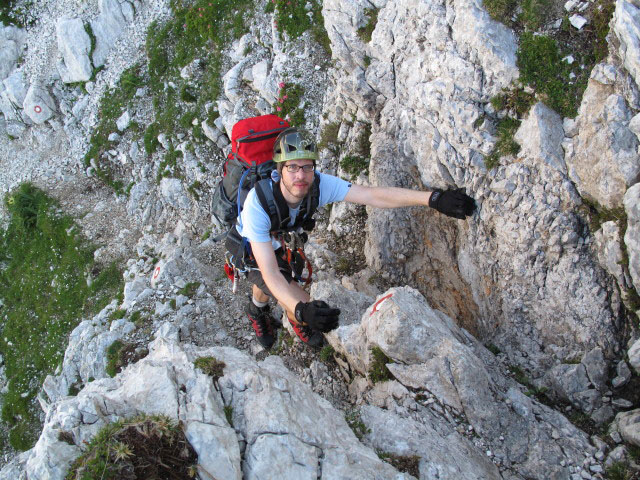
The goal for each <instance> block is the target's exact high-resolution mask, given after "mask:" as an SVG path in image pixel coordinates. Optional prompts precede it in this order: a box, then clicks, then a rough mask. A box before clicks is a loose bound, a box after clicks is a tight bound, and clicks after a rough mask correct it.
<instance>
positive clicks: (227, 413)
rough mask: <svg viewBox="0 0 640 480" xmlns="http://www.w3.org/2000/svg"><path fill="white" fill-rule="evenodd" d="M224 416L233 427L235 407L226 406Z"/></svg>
mask: <svg viewBox="0 0 640 480" xmlns="http://www.w3.org/2000/svg"><path fill="white" fill-rule="evenodd" d="M224 416H225V418H226V419H227V422H228V423H229V425H230V426H232V427H233V407H232V406H231V405H225V406H224Z"/></svg>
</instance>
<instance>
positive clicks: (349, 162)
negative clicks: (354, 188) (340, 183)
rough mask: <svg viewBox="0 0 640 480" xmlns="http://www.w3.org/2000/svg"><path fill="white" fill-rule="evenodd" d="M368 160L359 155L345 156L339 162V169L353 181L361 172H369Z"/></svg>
mask: <svg viewBox="0 0 640 480" xmlns="http://www.w3.org/2000/svg"><path fill="white" fill-rule="evenodd" d="M369 161H370V160H369V159H368V158H365V157H363V156H360V155H347V156H345V157H344V158H343V159H342V160H340V167H341V168H342V169H343V170H344V171H345V172H346V173H347V174H348V175H349V176H350V177H351V180H355V179H356V178H357V177H358V175H360V174H361V173H362V172H368V171H369Z"/></svg>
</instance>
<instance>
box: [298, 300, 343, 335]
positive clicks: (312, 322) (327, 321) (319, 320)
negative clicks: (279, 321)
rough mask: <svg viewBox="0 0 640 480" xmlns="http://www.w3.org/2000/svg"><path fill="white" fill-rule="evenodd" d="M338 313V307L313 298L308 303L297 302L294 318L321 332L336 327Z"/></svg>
mask: <svg viewBox="0 0 640 480" xmlns="http://www.w3.org/2000/svg"><path fill="white" fill-rule="evenodd" d="M339 315H340V309H339V308H331V307H330V306H329V305H327V303H326V302H323V301H322V300H313V301H312V302H308V303H305V302H298V304H297V305H296V320H297V321H298V322H299V323H306V324H307V325H308V326H309V327H310V328H312V329H313V330H320V331H321V332H323V333H327V332H330V331H331V330H333V329H334V328H338V321H339V318H338V317H339Z"/></svg>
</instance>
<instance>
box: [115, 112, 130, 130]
mask: <svg viewBox="0 0 640 480" xmlns="http://www.w3.org/2000/svg"><path fill="white" fill-rule="evenodd" d="M130 124H131V115H130V114H129V112H128V111H126V112H124V113H123V114H122V115H120V117H119V118H118V119H117V120H116V127H118V130H120V131H121V132H124V131H125V130H126V129H127V128H128V127H129V125H130Z"/></svg>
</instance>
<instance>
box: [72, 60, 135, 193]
mask: <svg viewBox="0 0 640 480" xmlns="http://www.w3.org/2000/svg"><path fill="white" fill-rule="evenodd" d="M140 70H141V67H140V66H139V65H138V66H134V67H131V68H129V69H128V70H126V71H125V72H123V74H122V76H121V77H120V80H119V81H118V83H117V84H116V86H115V87H114V88H109V89H108V90H107V91H105V93H104V95H103V96H102V99H101V100H100V107H99V113H98V126H97V127H96V129H95V130H94V132H93V134H92V135H91V139H90V140H89V150H88V151H87V153H86V154H85V156H84V164H85V166H86V167H89V166H90V165H91V163H92V160H93V163H94V165H95V166H96V172H95V173H96V176H97V177H98V178H99V179H100V180H102V181H103V182H104V183H105V184H107V185H109V186H110V187H111V188H113V190H115V191H116V192H117V193H123V183H122V182H121V181H119V180H116V179H115V177H114V172H113V171H112V167H111V166H110V163H106V162H103V160H104V156H105V154H106V151H107V150H109V149H110V148H112V147H113V146H114V142H112V141H110V140H109V135H110V134H111V133H114V132H116V131H117V127H116V120H117V119H118V118H119V117H120V116H121V115H122V114H123V113H124V111H125V110H126V109H127V108H128V107H129V106H130V105H131V102H132V100H133V98H134V95H135V93H136V90H137V89H138V88H139V87H141V86H142V85H143V84H144V83H143V80H142V77H141V76H140Z"/></svg>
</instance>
